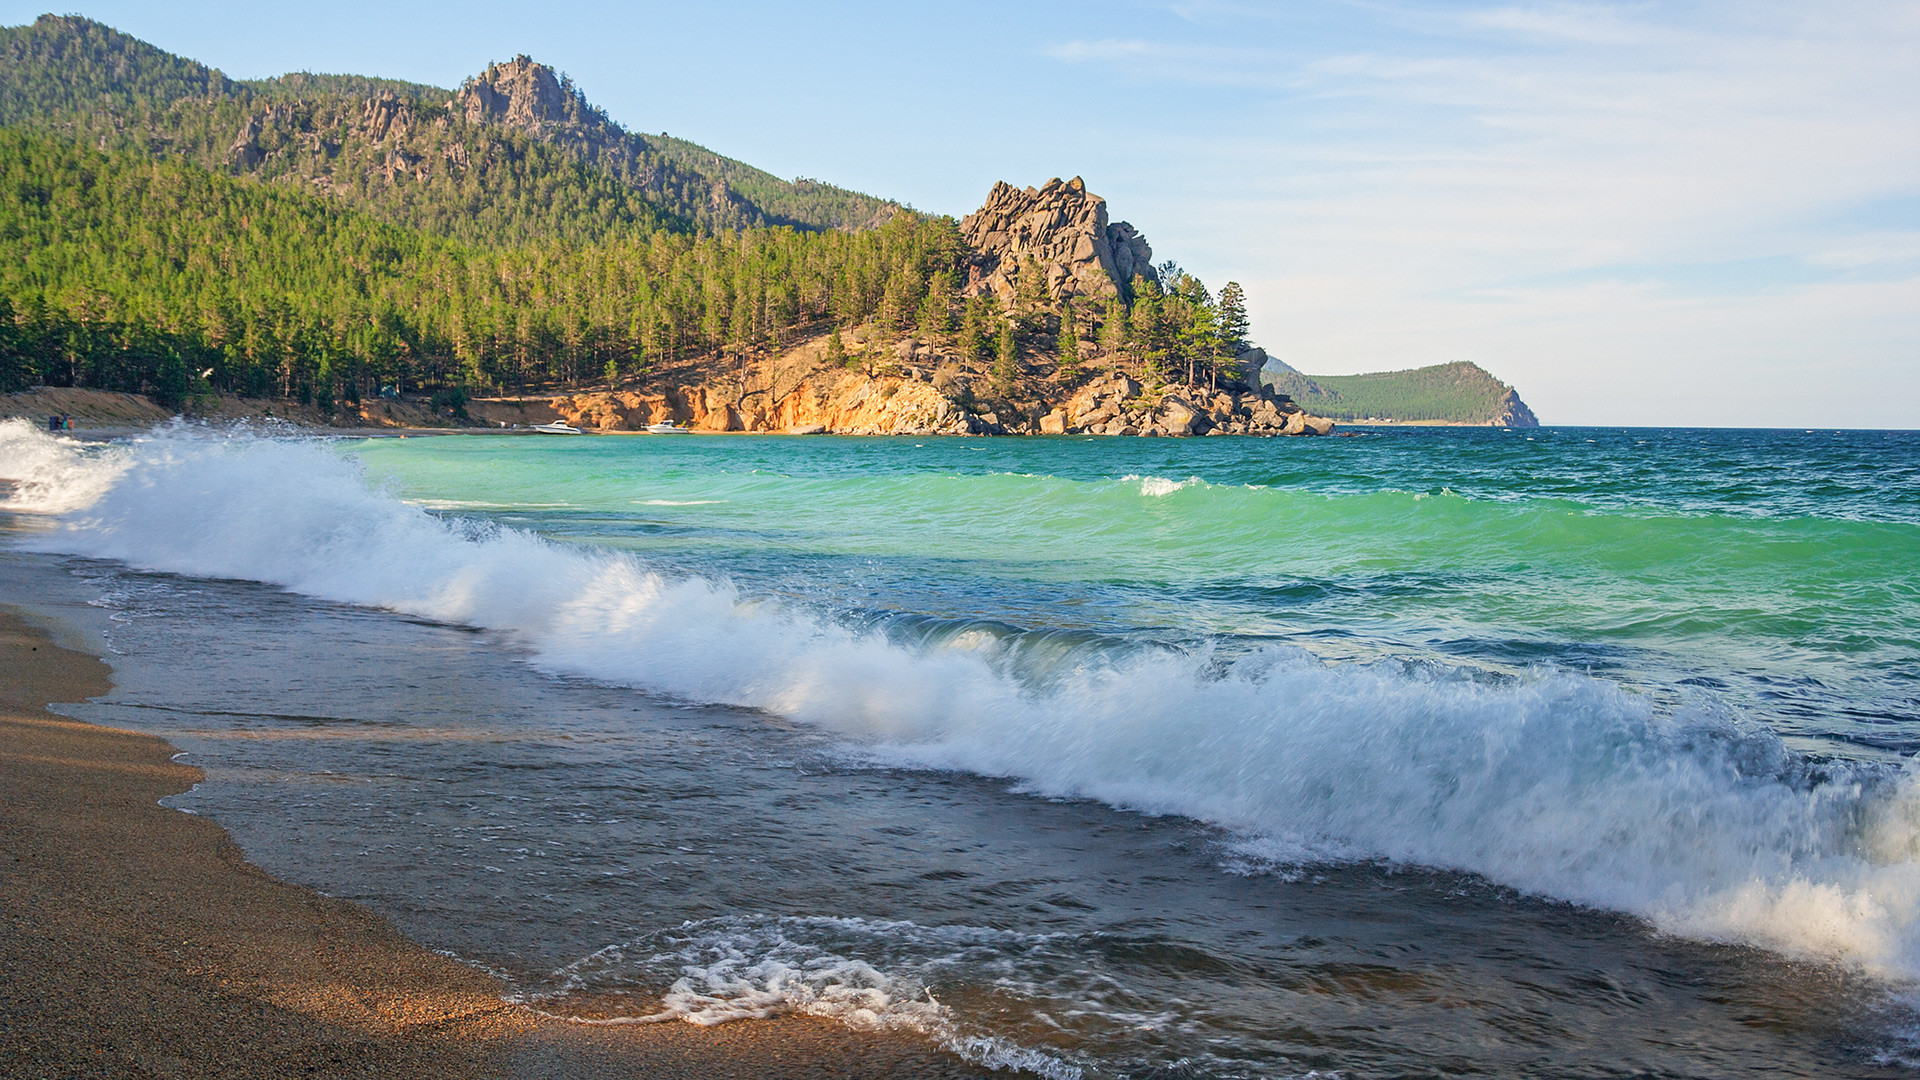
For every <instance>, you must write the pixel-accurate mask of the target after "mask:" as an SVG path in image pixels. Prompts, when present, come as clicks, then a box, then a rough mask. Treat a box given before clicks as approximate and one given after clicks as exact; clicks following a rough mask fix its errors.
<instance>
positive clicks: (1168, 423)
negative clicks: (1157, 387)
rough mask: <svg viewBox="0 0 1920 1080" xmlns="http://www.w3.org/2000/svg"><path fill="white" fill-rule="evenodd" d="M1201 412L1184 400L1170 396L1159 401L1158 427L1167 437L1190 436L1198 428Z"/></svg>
mask: <svg viewBox="0 0 1920 1080" xmlns="http://www.w3.org/2000/svg"><path fill="white" fill-rule="evenodd" d="M1200 418H1201V412H1200V410H1199V409H1196V408H1194V407H1193V406H1192V405H1190V404H1188V403H1187V402H1186V401H1185V400H1183V399H1181V398H1177V397H1173V396H1172V395H1168V396H1167V397H1165V398H1162V399H1161V401H1160V422H1159V424H1158V426H1159V427H1160V428H1163V429H1164V430H1165V431H1166V433H1167V434H1169V435H1192V434H1194V433H1195V431H1197V430H1198V429H1199V427H1200Z"/></svg>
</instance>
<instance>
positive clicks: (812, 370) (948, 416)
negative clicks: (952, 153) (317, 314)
mask: <svg viewBox="0 0 1920 1080" xmlns="http://www.w3.org/2000/svg"><path fill="white" fill-rule="evenodd" d="M824 347H825V342H824V340H821V339H817V340H815V341H811V342H808V343H806V344H803V345H800V346H798V347H796V348H794V349H792V350H789V351H788V352H787V353H786V354H785V355H783V356H781V357H778V358H772V359H770V360H769V361H767V362H766V363H765V364H763V365H762V366H761V367H759V368H758V369H756V370H753V371H749V372H744V373H742V372H735V373H733V374H732V375H730V376H728V377H726V378H708V379H705V380H702V381H690V382H685V383H681V384H679V385H670V386H664V387H656V388H651V389H646V390H606V391H592V392H585V393H573V394H560V395H555V396H553V397H551V398H540V399H533V400H528V401H506V400H492V401H488V400H481V401H475V402H472V403H470V404H469V406H468V409H469V411H470V412H471V413H472V415H473V417H474V419H475V420H476V421H478V422H480V423H484V424H489V425H492V424H500V423H506V424H528V423H541V422H544V421H547V420H556V419H557V420H564V421H566V422H567V423H569V424H572V425H573V426H575V427H578V428H582V429H584V430H589V431H640V430H642V429H644V428H646V427H647V426H648V425H649V424H658V423H667V422H671V423H675V424H678V425H681V426H685V427H691V428H693V429H695V430H697V431H747V432H789V433H795V434H809V433H832V434H837V435H1162V436H1174V437H1180V436H1188V435H1209V434H1221V435H1229V434H1231V435H1325V434H1328V433H1330V432H1332V431H1333V428H1334V425H1333V422H1332V421H1331V420H1327V419H1324V418H1322V417H1318V416H1313V415H1310V414H1308V413H1306V412H1305V411H1303V410H1302V409H1301V408H1300V407H1299V406H1298V405H1295V404H1294V403H1293V402H1292V401H1291V400H1289V399H1288V398H1287V397H1286V396H1285V395H1283V394H1275V393H1273V392H1271V391H1261V390H1254V389H1249V388H1246V387H1244V386H1236V387H1235V388H1233V389H1226V390H1218V391H1213V390H1207V389H1205V388H1203V387H1191V386H1166V387H1160V388H1148V387H1145V386H1142V385H1141V384H1140V383H1139V382H1137V381H1136V380H1134V379H1132V378H1129V377H1128V376H1126V375H1122V374H1119V373H1112V374H1105V375H1099V376H1095V377H1093V378H1091V379H1084V380H1078V381H1071V382H1056V383H1051V384H1049V385H1046V386H1044V387H1042V388H1041V389H1040V390H1039V392H1038V393H1037V394H1036V395H1035V396H1032V397H1030V398H1027V399H1025V400H1022V401H1019V402H1005V401H1003V402H997V403H994V404H992V405H988V404H986V403H982V402H978V401H976V400H975V399H974V398H973V395H972V393H971V383H972V380H973V379H974V378H977V376H975V375H969V374H966V373H956V372H955V371H953V370H952V369H950V368H948V367H946V366H943V361H942V358H941V357H940V356H938V355H937V354H935V353H933V352H932V351H931V350H930V349H929V347H927V346H924V345H920V346H917V347H916V346H915V345H914V343H912V342H911V341H909V342H903V343H901V347H900V349H899V352H898V354H897V355H898V358H899V362H897V363H893V364H887V365H883V366H884V368H885V369H886V370H879V371H869V372H862V371H855V370H851V369H849V368H846V367H842V366H837V365H828V364H826V363H825V362H824V361H823V359H822V358H823V355H824ZM916 349H917V351H916ZM921 365H927V366H925V367H923V366H921ZM688 374H689V375H691V374H694V373H693V372H689V373H688Z"/></svg>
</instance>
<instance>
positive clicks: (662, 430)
mask: <svg viewBox="0 0 1920 1080" xmlns="http://www.w3.org/2000/svg"><path fill="white" fill-rule="evenodd" d="M647 430H648V431H649V432H651V433H653V434H655V435H691V434H693V429H692V428H687V427H674V426H673V422H672V421H671V420H669V421H667V422H666V423H664V424H648V425H647Z"/></svg>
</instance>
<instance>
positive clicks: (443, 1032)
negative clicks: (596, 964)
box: [0, 575, 989, 1080]
mask: <svg viewBox="0 0 1920 1080" xmlns="http://www.w3.org/2000/svg"><path fill="white" fill-rule="evenodd" d="M10 577H12V578H13V580H15V581H16V582H17V581H18V580H19V579H18V577H17V576H14V575H10ZM10 601H11V602H9V603H7V604H4V605H0V773H3V774H4V775H5V777H6V783H5V784H0V837H4V842H3V843H0V860H3V861H0V865H4V866H5V869H6V872H5V874H4V875H0V904H4V905H5V907H6V910H7V912H8V918H7V919H6V920H5V922H4V923H0V967H4V970H6V971H7V972H8V978H7V979H6V980H5V981H4V982H5V986H4V988H0V1024H4V1030H5V1031H6V1038H5V1039H4V1040H0V1074H5V1075H10V1076H14V1075H18V1076H40V1075H47V1076H53V1075H60V1076H83V1075H85V1076H104V1075H113V1076H128V1075H132V1076H149V1077H159V1076H165V1077H199V1076H207V1075H219V1076H223V1077H237V1078H252V1077H261V1078H279V1077H293V1076H300V1077H369V1078H371V1077H388V1076H405V1077H410V1078H411V1077H418V1078H423V1080H424V1078H442V1077H444V1078H450V1080H451V1078H458V1080H477V1078H482V1077H500V1078H508V1080H534V1078H540V1080H573V1078H580V1080H586V1078H589V1077H598V1076H607V1075H645V1076H649V1077H659V1078H662V1080H675V1078H681V1077H685V1078H689V1080H691V1078H694V1077H740V1078H743V1080H744V1078H749V1077H752V1078H768V1080H775V1078H784V1077H793V1078H796V1080H797V1078H800V1077H827V1076H835V1077H891V1076H902V1075H914V1076H932V1077H956V1078H957V1077H981V1076H986V1075H989V1074H988V1072H987V1071H986V1070H985V1069H983V1068H978V1067H975V1066H971V1065H968V1064H966V1063H965V1062H963V1061H961V1060H960V1059H959V1058H957V1057H955V1056H954V1055H952V1054H951V1053H948V1052H946V1051H943V1050H940V1049H938V1048H936V1047H935V1046H933V1045H931V1044H930V1043H928V1042H926V1041H925V1040H923V1039H920V1038H918V1037H916V1036H912V1035H907V1034H898V1033H891V1034H890V1033H875V1032H863V1031H856V1030H853V1029H850V1028H847V1027H844V1026H842V1025H841V1024H839V1023H837V1022H834V1021H830V1020H824V1019H819V1018H814V1017H807V1016H798V1015H788V1016H782V1017H778V1018H775V1019H772V1020H758V1021H741V1022H735V1023H729V1024H724V1025H720V1026H718V1027H712V1028H701V1027H696V1026H695V1025H692V1024H686V1023H677V1022H675V1023H659V1024H645V1025H623V1026H611V1027H609V1026H599V1025H591V1026H590V1025H584V1024H577V1023H569V1022H567V1021H566V1020H564V1019H559V1018H554V1017H550V1016H547V1015H545V1014H542V1013H538V1012H535V1011H533V1010H531V1009H527V1008H525V1007H522V1006H519V1005H515V1004H511V1003H509V1002H508V1001H506V1000H505V999H504V994H505V990H506V986H505V984H504V983H503V982H502V981H501V980H500V979H498V978H497V977H495V976H494V975H491V974H489V973H486V972H483V971H481V970H479V969H478V968H475V967H472V966H469V965H468V964H465V963H462V962H460V961H458V960H454V959H451V958H449V957H446V956H443V955H441V954H438V953H435V952H431V951H429V950H428V949H426V948H424V947H422V946H420V945H418V944H415V943H413V942H411V941H409V940H408V939H406V938H405V937H403V936H402V935H401V934H400V933H399V931H397V930H396V929H394V927H393V926H392V925H390V924H389V923H387V922H386V920H384V919H383V918H381V917H380V916H378V915H376V914H374V913H372V912H370V911H368V910H366V909H364V908H361V907H359V906H357V905H355V904H352V903H350V902H347V901H344V900H339V899H335V898H332V897H328V896H325V895H322V894H320V893H316V892H313V891H311V890H309V889H306V888H303V887H300V886H296V885H292V884H289V883H287V882H283V881H280V880H279V879H276V878H274V877H272V876H270V875H269V874H267V873H266V872H265V871H263V870H261V869H259V868H258V867H256V866H254V865H253V864H252V863H250V862H248V861H247V860H246V856H245V854H244V853H243V852H242V851H241V850H240V848H239V846H238V845H237V844H236V843H235V842H234V841H233V839H232V837H231V836H229V835H228V834H227V832H226V831H225V830H224V829H222V828H221V827H220V826H219V825H218V824H216V823H215V822H213V821H212V820H209V819H206V818H201V817H197V816H194V815H191V814H186V813H182V812H179V811H176V810H171V809H167V808H165V807H162V806H161V805H159V800H160V799H162V798H165V797H166V796H168V795H172V794H177V793H179V792H182V791H185V790H187V789H188V788H190V787H191V786H193V784H195V783H197V782H199V780H200V779H201V778H202V776H203V774H202V773H201V770H199V769H198V768H195V767H193V766H190V765H184V764H181V763H179V762H177V761H175V760H174V757H175V751H174V748H173V747H172V746H171V745H170V744H168V743H167V742H165V741H164V740H162V739H159V738H157V737H154V736H151V735H146V734H141V733H138V732H132V731H124V730H120V729H116V728H109V727H102V726H98V725H94V724H89V723H84V722H81V721H77V720H72V719H68V718H66V717H63V716H60V715H58V714H56V713H53V712H51V711H49V710H48V709H47V708H46V703H47V702H55V701H82V700H85V699H87V698H91V697H98V696H101V695H104V694H106V693H108V692H110V691H111V690H112V688H113V681H112V674H111V671H110V669H109V668H108V666H107V665H106V664H105V663H104V662H103V661H102V660H101V659H100V658H99V657H97V656H94V655H91V654H90V653H88V652H81V651H77V650H76V649H75V648H73V647H69V646H81V647H84V645H83V642H84V637H83V635H81V634H80V633H78V632H77V631H75V630H73V628H71V627H70V626H67V625H65V624H64V623H63V622H62V621H61V620H60V619H59V618H58V616H56V615H53V614H52V613H50V612H47V611H45V610H43V609H40V608H38V607H36V606H35V605H32V604H31V603H30V602H29V603H23V602H21V598H18V597H14V598H10Z"/></svg>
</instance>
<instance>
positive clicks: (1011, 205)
mask: <svg viewBox="0 0 1920 1080" xmlns="http://www.w3.org/2000/svg"><path fill="white" fill-rule="evenodd" d="M960 235H961V237H962V239H964V240H965V241H966V242H967V244H968V245H969V246H970V247H972V248H973V250H974V256H973V261H972V263H971V264H970V266H969V267H968V272H967V284H966V289H965V291H966V295H968V296H979V295H982V294H992V295H996V296H999V297H1002V298H1006V297H1010V296H1012V295H1013V293H1014V291H1015V289H1016V288H1017V287H1018V281H1019V275H1020V268H1021V266H1022V265H1025V264H1026V263H1027V260H1029V259H1031V260H1032V261H1033V265H1035V266H1037V267H1038V268H1039V270H1040V272H1041V273H1043V274H1045V275H1046V282H1047V291H1048V293H1049V294H1051V295H1052V296H1054V297H1056V298H1060V299H1067V298H1072V297H1099V298H1105V297H1109V296H1118V295H1121V294H1122V293H1123V292H1124V291H1125V290H1126V289H1127V288H1128V287H1129V286H1130V285H1131V283H1132V281H1133V278H1134V276H1135V275H1136V274H1137V275H1140V276H1143V277H1148V278H1151V277H1152V276H1153V248H1151V247H1149V246H1148V245H1147V240H1146V238H1145V237H1144V236H1141V235H1140V231H1139V230H1138V229H1135V228H1134V227H1133V226H1132V225H1129V224H1127V223H1126V222H1124V221H1119V222H1112V223H1109V222H1108V221H1107V200H1105V199H1103V198H1101V197H1100V196H1098V195H1095V194H1093V193H1091V192H1089V191H1088V190H1087V185H1086V183H1085V182H1084V181H1082V180H1081V179H1080V178H1079V177H1077V176H1076V177H1074V178H1073V179H1071V180H1061V179H1059V178H1058V177H1055V178H1054V179H1052V180H1049V181H1047V182H1046V183H1045V184H1043V185H1041V186H1040V187H1039V188H1016V187H1014V186H1013V185H1011V184H1008V183H1006V182H1005V181H1001V182H1000V183H997V184H995V185H993V190H992V191H990V192H988V193H987V201H986V204H985V205H983V206H981V207H980V209H978V210H976V211H974V212H973V213H971V214H968V215H967V216H966V217H965V218H963V219H962V220H961V222H960Z"/></svg>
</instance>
